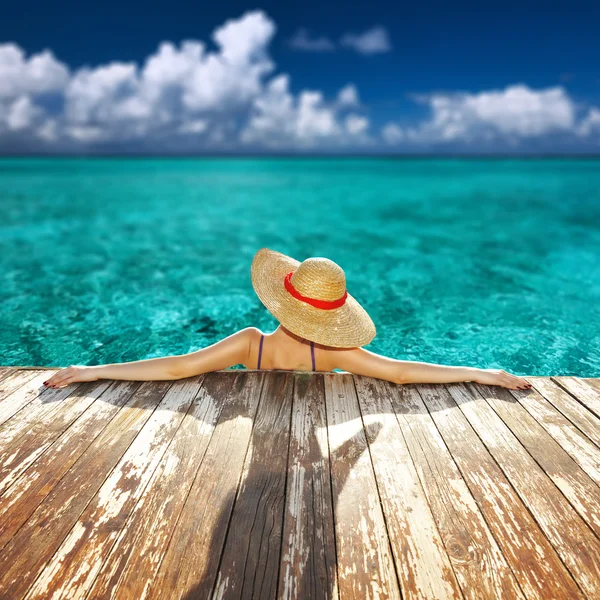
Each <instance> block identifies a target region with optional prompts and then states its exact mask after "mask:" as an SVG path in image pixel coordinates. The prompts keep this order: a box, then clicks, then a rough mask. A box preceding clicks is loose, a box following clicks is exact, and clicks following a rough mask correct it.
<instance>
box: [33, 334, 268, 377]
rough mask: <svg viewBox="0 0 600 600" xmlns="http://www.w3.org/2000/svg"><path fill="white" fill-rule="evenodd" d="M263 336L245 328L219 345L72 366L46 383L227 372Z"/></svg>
mask: <svg viewBox="0 0 600 600" xmlns="http://www.w3.org/2000/svg"><path fill="white" fill-rule="evenodd" d="M257 335H258V336H259V335H260V332H259V331H258V330H257V329H256V328H254V327H247V328H246V329H242V330H240V331H238V332H236V333H234V334H232V335H230V336H228V337H226V338H224V339H222V340H220V341H218V342H216V343H215V344H212V345H211V346H207V347H206V348H202V349H200V350H196V351H195V352H190V353H188V354H180V355H174V356H164V357H160V358H148V359H145V360H136V361H132V362H124V363H113V364H105V365H98V366H89V367H88V366H78V365H71V366H70V367H68V368H66V369H61V370H60V371H58V372H57V373H56V374H55V375H54V376H52V377H51V378H50V379H49V380H48V381H47V382H45V383H46V384H47V385H49V386H50V387H58V388H60V387H64V386H66V385H69V384H70V383H74V382H77V381H96V380H97V379H125V380H128V381H156V380H169V379H183V378H185V377H191V376H193V375H199V374H200V373H208V372H210V371H218V370H220V369H227V368H228V367H232V366H234V365H237V364H245V363H246V362H247V360H248V353H249V350H250V344H251V341H252V339H253V338H256V337H257Z"/></svg>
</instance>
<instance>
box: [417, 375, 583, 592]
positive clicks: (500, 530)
mask: <svg viewBox="0 0 600 600" xmlns="http://www.w3.org/2000/svg"><path fill="white" fill-rule="evenodd" d="M453 387H454V386H453V385H448V386H444V385H419V386H418V390H419V394H420V395H421V398H422V399H423V400H424V402H425V405H426V406H427V409H428V410H429V414H430V416H431V418H432V419H433V421H434V423H435V425H436V427H437V430H438V431H439V432H440V435H441V436H442V438H443V440H444V443H445V444H446V446H447V447H448V451H449V452H450V454H451V455H452V458H453V459H454V461H455V463H456V465H457V467H458V468H459V470H460V473H461V475H462V477H463V479H464V481H465V483H466V484H467V486H468V487H469V490H470V492H471V494H472V495H473V498H474V499H475V501H476V502H477V504H478V506H479V508H480V510H481V513H482V514H483V516H484V517H485V520H486V522H487V524H488V526H489V528H490V530H491V532H492V533H493V534H494V537H495V539H496V540H497V542H498V545H499V546H500V548H501V549H502V552H503V554H504V556H505V558H506V560H507V562H508V564H509V565H510V567H511V568H512V570H513V573H514V574H515V577H516V578H517V581H518V582H519V585H520V586H521V589H522V591H523V593H524V594H525V596H526V597H527V598H529V599H531V600H533V599H538V598H553V599H554V600H571V599H575V598H584V595H583V594H582V593H581V590H580V589H579V588H578V586H577V584H576V583H575V581H574V580H573V578H572V577H571V575H570V573H569V572H568V570H567V569H566V568H565V566H564V565H563V563H562V562H561V560H560V558H559V557H558V555H557V553H556V551H555V550H554V548H553V547H552V545H551V544H550V543H549V541H548V540H547V539H546V536H545V535H544V533H543V532H542V531H541V530H540V528H539V526H538V524H537V523H536V521H535V520H534V519H533V517H532V516H531V514H530V513H529V511H528V510H527V509H526V508H525V506H524V505H523V503H522V501H521V500H520V498H519V496H518V495H517V494H516V492H515V490H514V489H513V487H512V486H511V485H510V483H509V482H508V480H507V478H506V476H505V475H504V473H503V472H502V470H501V469H500V468H499V467H498V464H497V463H496V461H494V459H493V458H492V456H491V455H490V452H489V451H488V449H487V448H486V446H485V445H484V444H483V443H482V441H481V439H480V438H479V436H478V435H477V434H476V433H475V431H474V430H473V427H472V426H471V424H470V423H469V421H468V420H467V418H466V417H465V415H464V414H463V412H461V410H460V409H459V408H458V407H457V405H456V402H455V401H454V399H453V397H452V395H451V394H450V391H449V389H452V388H453ZM480 402H485V401H484V400H483V399H482V398H480ZM490 410H491V409H490Z"/></svg>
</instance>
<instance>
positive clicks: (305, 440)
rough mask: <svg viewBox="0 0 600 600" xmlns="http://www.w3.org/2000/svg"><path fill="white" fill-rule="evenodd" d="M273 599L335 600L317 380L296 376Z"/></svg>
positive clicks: (332, 536)
mask: <svg viewBox="0 0 600 600" xmlns="http://www.w3.org/2000/svg"><path fill="white" fill-rule="evenodd" d="M294 379H295V382H294V405H293V410H292V429H291V434H290V454H289V462H288V477H287V490H286V502H285V514H284V523H283V545H282V556H281V568H280V571H279V591H278V595H277V597H278V598H285V599H302V598H311V600H320V599H329V598H337V590H338V585H337V570H336V557H335V533H334V524H333V498H332V496H331V482H330V477H329V472H330V471H329V452H328V451H327V422H326V417H325V391H324V387H323V376H322V375H312V374H296V375H295V377H294Z"/></svg>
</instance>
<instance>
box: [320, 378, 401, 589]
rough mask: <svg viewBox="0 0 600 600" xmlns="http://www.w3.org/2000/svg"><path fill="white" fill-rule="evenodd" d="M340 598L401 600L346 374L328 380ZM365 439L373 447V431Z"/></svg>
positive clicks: (352, 390)
mask: <svg viewBox="0 0 600 600" xmlns="http://www.w3.org/2000/svg"><path fill="white" fill-rule="evenodd" d="M324 377H325V402H326V407H327V428H328V435H329V448H330V462H331V483H332V488H333V498H334V517H335V536H336V548H337V564H338V584H339V591H340V598H361V599H363V598H364V599H368V598H389V599H394V598H396V599H398V600H399V599H400V598H401V594H400V588H399V584H398V578H397V576H396V572H395V569H394V559H393V553H392V550H391V548H390V542H389V539H388V532H387V530H386V525H385V518H384V515H383V511H382V508H381V500H380V497H379V491H378V489H377V483H376V480H375V474H374V472H373V465H372V463H371V459H370V456H369V448H368V445H367V440H366V437H365V431H364V429H363V424H362V420H361V415H360V410H359V406H358V399H357V397H356V390H355V387H354V381H353V379H352V375H350V374H333V375H330V374H326V375H324ZM373 429H374V431H373V432H370V434H369V439H370V440H371V443H372V444H373V443H375V438H376V433H377V428H373Z"/></svg>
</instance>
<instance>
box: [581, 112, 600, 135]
mask: <svg viewBox="0 0 600 600" xmlns="http://www.w3.org/2000/svg"><path fill="white" fill-rule="evenodd" d="M594 132H598V133H600V109H598V108H592V109H590V111H589V112H588V114H587V116H586V117H585V118H584V119H583V120H582V121H581V123H580V124H579V127H578V128H577V134H578V135H580V136H588V135H592V133H594Z"/></svg>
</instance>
